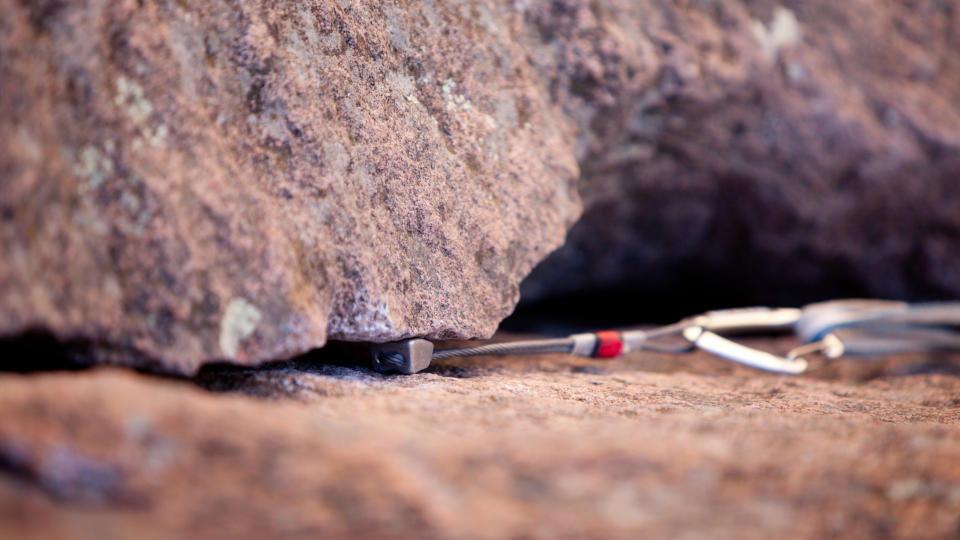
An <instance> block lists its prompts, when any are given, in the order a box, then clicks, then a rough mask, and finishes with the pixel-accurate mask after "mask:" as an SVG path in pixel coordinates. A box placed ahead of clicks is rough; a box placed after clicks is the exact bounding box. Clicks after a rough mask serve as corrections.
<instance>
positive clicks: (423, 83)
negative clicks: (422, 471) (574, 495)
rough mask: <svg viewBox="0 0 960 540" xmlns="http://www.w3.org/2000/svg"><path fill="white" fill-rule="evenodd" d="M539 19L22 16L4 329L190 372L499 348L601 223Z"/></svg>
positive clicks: (457, 9)
mask: <svg viewBox="0 0 960 540" xmlns="http://www.w3.org/2000/svg"><path fill="white" fill-rule="evenodd" d="M522 23H523V16H522V13H518V12H514V11H513V10H512V9H511V8H510V7H509V6H500V7H496V6H487V5H482V4H476V5H473V4H469V3H447V2H439V3H437V4H436V5H434V4H433V3H429V2H428V3H423V4H418V5H417V6H413V7H399V6H394V5H382V4H381V3H380V2H367V3H349V4H345V5H344V6H342V7H341V6H340V5H339V4H336V3H333V2H306V3H301V2H283V3H275V2H259V1H246V2H239V3H237V2H133V1H126V2H106V1H99V2H88V3H72V2H54V1H44V2H26V3H22V4H21V3H17V2H14V1H12V0H5V1H3V2H0V59H2V61H0V133H2V135H3V139H4V144H3V147H2V150H0V174H2V182H3V187H2V189H0V219H2V220H3V226H2V229H0V251H2V253H3V264H0V332H2V333H4V334H11V333H16V332H19V331H22V330H24V329H25V328H30V327H34V326H36V327H40V328H43V329H49V330H51V331H53V332H54V333H55V334H56V335H57V336H58V337H61V338H64V339H74V338H78V339H81V340H83V341H84V343H85V345H84V347H85V349H86V350H87V351H88V352H92V353H94V354H96V355H98V356H99V357H101V358H103V357H104V355H105V351H103V350H101V346H104V345H106V346H109V348H110V349H112V350H114V351H117V350H119V351H137V352H138V353H139V354H140V355H142V356H145V357H146V358H148V359H149V358H153V359H156V360H158V361H160V362H162V363H163V364H164V367H165V368H166V369H172V370H178V371H183V372H191V371H193V370H195V369H196V368H197V366H198V365H199V364H200V363H201V362H202V361H205V360H215V359H230V360H235V361H238V362H246V363H249V362H256V361H261V360H265V359H278V358H283V357H288V356H291V355H293V354H296V353H301V352H304V351H306V350H308V349H310V348H313V347H317V346H321V345H323V344H324V342H325V339H326V338H328V337H329V338H341V339H351V340H385V339H388V338H397V337H399V336H403V335H414V334H415V335H431V336H435V337H471V336H473V337H476V336H484V335H489V334H490V333H492V332H493V330H494V329H495V328H496V325H497V324H498V323H499V321H500V319H502V318H503V317H505V316H506V315H507V314H509V312H510V311H511V310H512V309H513V306H514V305H515V303H516V301H517V298H518V292H517V286H518V285H519V282H520V280H521V279H522V278H523V277H524V276H525V275H526V274H527V273H528V272H529V270H530V269H531V268H532V266H533V265H534V264H535V263H536V262H537V261H539V260H540V259H542V258H543V256H545V255H546V254H547V253H548V252H549V251H550V250H551V249H553V248H555V247H557V246H558V245H560V243H561V242H562V240H563V236H564V234H565V232H566V230H567V228H568V227H569V226H570V225H571V223H572V222H573V220H574V219H576V217H577V216H578V215H579V211H580V206H579V199H578V196H577V193H576V191H575V186H574V182H575V180H576V178H577V175H578V168H577V165H576V163H575V161H574V159H573V157H572V144H573V132H572V129H573V125H572V124H571V123H570V122H569V121H568V120H566V119H565V118H563V117H562V116H561V115H560V111H559V109H558V108H557V107H555V106H554V105H553V104H552V103H551V102H550V100H549V98H548V95H549V94H548V91H547V89H546V88H544V87H543V80H542V79H541V78H539V77H538V76H536V75H534V74H532V71H531V65H530V62H529V61H528V59H527V55H526V52H525V50H524V49H522V48H521V47H520V46H519V45H518V43H517V40H516V39H515V38H514V37H513V34H514V33H515V32H517V27H518V26H520V25H522ZM91 342H92V343H91ZM91 345H92V346H91ZM142 356H141V357H140V358H138V357H137V356H134V355H128V354H119V355H114V356H112V357H111V358H107V359H113V360H117V361H125V362H135V363H143V362H144V361H145V360H144V358H143V357H142Z"/></svg>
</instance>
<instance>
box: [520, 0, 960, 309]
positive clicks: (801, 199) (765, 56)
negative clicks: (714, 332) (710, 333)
mask: <svg viewBox="0 0 960 540" xmlns="http://www.w3.org/2000/svg"><path fill="white" fill-rule="evenodd" d="M614 4H615V6H616V7H615V8H613V11H612V12H609V11H602V10H601V11H600V12H599V14H598V12H597V11H596V10H590V9H587V8H586V7H575V6H576V4H575V3H566V4H560V5H561V6H567V9H564V10H557V9H554V10H551V11H550V14H549V15H548V16H546V19H545V20H547V21H548V23H545V26H546V27H548V28H549V29H550V32H551V33H552V35H553V36H555V38H554V39H556V40H558V41H561V42H565V43H570V44H572V48H571V53H570V55H569V58H570V64H571V67H568V68H567V71H568V72H569V73H570V75H569V76H568V79H567V80H568V81H569V84H560V85H559V86H560V87H561V88H567V89H570V91H571V92H572V94H571V95H570V96H567V97H565V98H564V101H565V102H566V103H568V108H569V109H573V110H575V111H577V112H576V114H575V117H577V118H579V125H580V127H581V130H580V135H579V137H578V142H577V148H578V150H579V151H578V154H577V158H578V161H579V162H580V163H581V168H582V176H583V177H582V180H581V194H582V196H583V198H584V204H585V205H586V206H587V208H588V209H587V210H586V212H585V214H584V216H583V218H582V219H581V221H580V222H579V223H578V224H577V225H576V226H574V228H573V230H572V231H571V233H570V236H569V238H568V241H567V243H566V244H565V245H564V247H563V248H561V249H560V250H559V251H558V252H556V253H555V254H554V255H551V256H550V257H549V258H548V259H547V261H546V262H545V263H543V264H542V265H541V266H540V267H538V268H537V269H535V271H534V273H533V275H532V276H531V277H530V279H529V280H528V281H527V282H525V283H524V285H523V286H522V287H521V292H522V296H523V298H524V299H525V300H527V299H529V300H531V301H533V300H544V299H549V298H553V297H557V296H560V295H583V296H585V297H586V298H589V299H591V301H593V302H597V299H598V297H610V296H614V297H615V298H616V299H617V300H618V303H623V300H624V299H625V298H630V299H631V300H635V301H631V302H627V303H628V304H629V306H630V307H629V309H630V310H643V309H645V308H644V306H645V305H646V306H652V307H653V308H655V309H656V310H663V309H667V310H670V309H671V307H670V306H679V308H680V311H684V310H686V311H696V310H700V309H704V308H710V307H723V306H730V305H745V304H752V303H756V302H765V303H769V302H779V303H787V304H796V303H801V302H806V301H810V300H813V299H822V298H829V297H834V296H837V295H843V296H869V297H894V298H907V299H923V298H940V299H944V298H957V297H958V296H960V257H958V253H960V252H958V247H960V243H958V238H960V184H958V182H957V180H958V179H960V56H958V55H957V54H956V52H957V51H958V50H960V33H958V32H957V31H956V29H957V28H960V9H957V8H956V7H953V6H949V5H946V4H944V3H942V2H936V1H922V2H917V3H910V4H905V3H901V2H888V3H884V4H882V5H881V4H877V3H876V2H870V1H869V0H855V1H847V2H840V3H838V2H827V1H817V2H790V3H784V4H783V5H780V4H777V3H775V2H768V1H760V2H710V3H699V4H696V6H694V5H693V4H689V5H688V6H686V7H681V6H678V5H676V3H666V2H635V3H632V4H635V5H628V4H631V3H627V2H618V3H614ZM555 5H557V4H556V3H555ZM603 5H605V6H608V5H609V4H603ZM785 6H790V7H789V8H788V7H785ZM637 36H645V37H643V38H638V37H637ZM655 300H660V301H655ZM663 301H666V302H663ZM646 309H648V310H649V309H650V308H646ZM592 311H594V312H596V311H598V310H597V309H596V306H595V304H594V307H593V308H592ZM654 315H656V314H654ZM677 315H682V313H673V314H672V316H677ZM633 316H634V317H636V316H637V313H636V312H635V311H634V312H633Z"/></svg>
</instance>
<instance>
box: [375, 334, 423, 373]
mask: <svg viewBox="0 0 960 540" xmlns="http://www.w3.org/2000/svg"><path fill="white" fill-rule="evenodd" d="M432 358H433V343H431V342H429V341H427V340H425V339H421V338H413V339H404V340H401V341H393V342H391V343H374V344H372V345H371V346H370V365H371V367H372V368H373V369H374V371H379V372H380V373H389V372H397V373H406V374H408V375H409V374H412V373H419V372H421V371H423V370H425V369H427V368H428V367H430V360H431V359H432Z"/></svg>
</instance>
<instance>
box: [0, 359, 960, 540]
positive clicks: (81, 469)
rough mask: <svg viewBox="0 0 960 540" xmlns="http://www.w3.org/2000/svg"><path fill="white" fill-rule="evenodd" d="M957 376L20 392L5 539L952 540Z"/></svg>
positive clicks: (18, 384)
mask: <svg viewBox="0 0 960 540" xmlns="http://www.w3.org/2000/svg"><path fill="white" fill-rule="evenodd" d="M750 344H751V345H755V346H760V347H765V348H770V349H772V350H783V349H784V348H789V347H790V346H791V345H792V343H791V342H789V341H786V342H783V341H778V342H773V343H768V342H760V343H757V342H756V341H753V342H750ZM958 368H960V363H958V360H957V358H955V357H954V358H951V357H942V356H939V357H924V356H909V357H901V358H898V359H892V360H889V361H886V362H880V363H867V364H862V363H856V362H849V361H846V362H836V363H832V364H821V363H819V362H818V363H816V364H815V365H814V368H813V370H812V371H811V372H810V373H809V374H806V375H803V376H800V377H786V376H776V375H770V374H765V373H759V372H757V371H754V370H750V369H747V368H739V367H736V366H733V365H732V364H730V363H728V362H724V361H722V360H718V359H715V358H710V357H708V356H706V355H704V354H696V355H688V356H682V357H667V356H663V355H657V354H646V353H640V354H631V355H630V356H629V357H628V358H626V359H624V360H622V361H617V362H596V361H591V360H586V359H577V358H572V357H565V356H538V357H532V358H530V357H527V358H518V357H512V358H511V357H508V358H499V359H493V358H474V359H468V360H456V361H455V360H449V361H441V362H438V363H437V365H436V366H435V367H434V368H432V369H431V370H430V371H429V372H426V373H421V374H417V375H413V376H383V375H379V374H376V373H372V372H370V371H367V370H357V369H351V368H348V367H336V366H330V365H328V366H320V365H317V364H316V363H313V362H308V361H302V362H298V363H295V364H280V365H274V366H271V367H269V368H266V369H256V370H254V369H240V370H237V369H231V370H226V371H225V370H222V369H220V370H215V371H213V370H211V371H207V370H205V371H204V372H203V374H202V376H201V378H200V382H202V383H203V384H204V385H205V386H208V387H213V386H216V387H218V388H219V389H222V390H231V391H232V393H229V394H218V393H212V392H208V391H204V390H201V389H199V388H197V387H196V386H194V385H192V384H191V383H190V381H188V380H163V379H160V378H157V377H149V376H145V375H140V374H135V373H133V372H127V371H120V370H115V369H106V368H99V369H96V370H93V371H88V372H84V373H69V374H38V375H31V376H17V375H4V376H0V536H2V537H4V538H74V537H77V536H82V535H88V536H91V537H97V538H130V537H136V538H170V537H178V538H184V537H189V538H204V537H210V536H216V537H231V538H263V537H277V536H291V537H308V538H317V537H324V538H341V537H351V538H355V537H371V538H384V537H391V538H480V539H482V538H638V537H655V538H706V537H709V538H787V537H789V538H825V537H843V538H871V539H872V538H953V537H955V536H956V534H957V531H958V527H960V521H958V517H960V467H958V463H960V408H958V404H960V401H958V398H957V396H958V395H960V378H958V377H957V376H956V373H957V372H958ZM254 396H256V397H254Z"/></svg>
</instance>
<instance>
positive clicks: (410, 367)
mask: <svg viewBox="0 0 960 540" xmlns="http://www.w3.org/2000/svg"><path fill="white" fill-rule="evenodd" d="M958 329H960V302H934V303H926V304H908V303H905V302H895V301H887V300H834V301H830V302H821V303H817V304H810V305H808V306H805V307H803V308H799V309H798V308H767V307H756V308H742V309H728V310H720V311H709V312H707V313H704V314H702V315H697V316H695V317H690V318H687V319H684V320H682V321H680V322H677V323H674V324H670V325H667V326H663V327H660V328H655V329H652V330H636V329H631V330H622V331H604V332H593V333H585V334H574V335H572V336H569V337H565V338H554V339H537V340H527V341H510V342H504V343H490V344H486V345H478V346H475V347H465V348H459V349H444V350H438V351H435V350H434V349H433V343H431V342H430V341H427V340H425V339H421V338H411V339H405V340H402V341H395V342H392V343H381V344H374V345H373V346H372V347H371V361H372V365H373V368H374V369H375V370H377V371H381V372H391V371H393V372H399V373H417V372H418V371H422V370H424V369H426V368H427V367H428V366H429V365H430V361H431V360H434V359H436V360H440V359H445V358H455V357H462V356H485V355H515V354H557V353H560V354H576V355H578V356H586V357H590V358H598V359H611V358H616V357H618V356H622V355H623V354H626V353H628V352H631V351H643V350H647V351H656V352H667V353H684V352H689V351H691V350H693V349H694V348H697V349H701V350H704V351H707V352H710V353H712V354H715V355H717V356H720V357H723V358H726V359H728V360H732V361H734V362H739V363H741V364H745V365H748V366H752V367H755V368H759V369H763V370H767V371H773V372H777V373H788V374H798V373H803V372H804V371H805V370H806V369H807V361H806V360H805V359H804V356H805V355H808V354H813V353H821V354H823V356H825V357H827V358H830V359H836V358H839V357H841V356H848V355H867V356H871V355H872V356H877V355H884V354H894V353H905V352H920V351H933V350H960V333H958V332H957V330H958ZM784 331H792V332H793V333H794V334H795V335H796V336H797V337H798V338H800V339H801V340H802V341H803V342H804V345H802V346H799V347H797V348H795V349H793V350H792V351H790V352H789V353H788V354H787V355H786V356H785V357H784V356H778V355H775V354H772V353H768V352H765V351H761V350H758V349H754V348H751V347H747V346H744V345H741V344H739V343H736V342H734V341H732V340H730V339H728V338H726V337H723V336H722V335H721V334H722V333H730V332H735V333H745V332H784ZM670 337H673V338H675V339H676V338H681V339H682V342H683V343H682V345H680V346H671V345H667V344H664V343H663V342H662V341H663V338H670Z"/></svg>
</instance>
